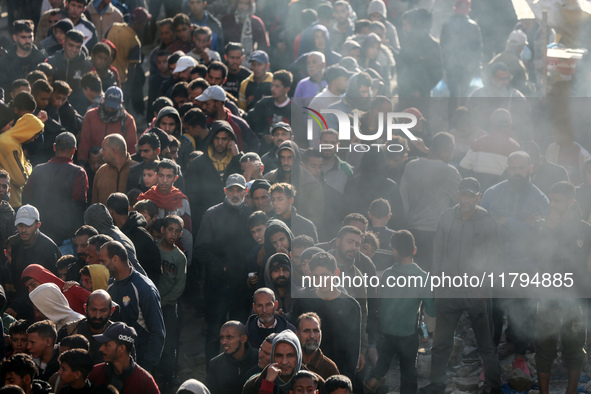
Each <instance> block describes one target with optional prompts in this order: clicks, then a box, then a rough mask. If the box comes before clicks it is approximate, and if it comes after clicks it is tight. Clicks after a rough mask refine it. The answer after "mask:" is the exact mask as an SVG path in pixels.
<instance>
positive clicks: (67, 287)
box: [63, 280, 80, 291]
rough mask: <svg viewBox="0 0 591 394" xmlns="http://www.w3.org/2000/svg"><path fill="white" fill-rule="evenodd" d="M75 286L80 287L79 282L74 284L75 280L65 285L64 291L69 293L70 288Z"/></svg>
mask: <svg viewBox="0 0 591 394" xmlns="http://www.w3.org/2000/svg"><path fill="white" fill-rule="evenodd" d="M74 286H80V285H79V284H78V282H74V281H73V280H69V281H67V282H66V283H64V288H63V290H64V291H68V290H69V289H70V288H72V287H74Z"/></svg>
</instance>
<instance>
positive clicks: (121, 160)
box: [92, 134, 138, 205]
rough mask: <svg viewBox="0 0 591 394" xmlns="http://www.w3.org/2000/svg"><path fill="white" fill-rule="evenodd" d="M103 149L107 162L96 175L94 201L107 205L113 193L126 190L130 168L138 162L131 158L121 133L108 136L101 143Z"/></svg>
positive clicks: (93, 189) (93, 188) (93, 190)
mask: <svg viewBox="0 0 591 394" xmlns="http://www.w3.org/2000/svg"><path fill="white" fill-rule="evenodd" d="M101 151H102V153H103V157H104V158H105V164H103V165H102V166H101V168H99V169H98V171H97V172H96V175H95V176H94V184H93V186H92V202H93V204H94V203H97V202H100V203H102V204H105V205H106V204H107V198H109V196H110V195H111V193H117V192H125V188H126V186H127V178H129V170H130V169H131V167H133V166H134V165H136V164H138V163H137V162H135V161H133V160H131V156H130V155H129V153H127V144H126V143H125V139H124V138H123V137H122V136H121V135H120V134H110V135H108V136H106V137H105V139H104V140H103V143H102V144H101Z"/></svg>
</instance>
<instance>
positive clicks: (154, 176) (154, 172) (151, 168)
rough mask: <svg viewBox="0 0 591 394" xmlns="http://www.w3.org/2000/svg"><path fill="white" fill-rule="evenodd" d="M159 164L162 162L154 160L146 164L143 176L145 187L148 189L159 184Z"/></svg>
mask: <svg viewBox="0 0 591 394" xmlns="http://www.w3.org/2000/svg"><path fill="white" fill-rule="evenodd" d="M158 163H160V161H158V160H153V161H150V162H147V163H145V164H144V170H143V174H142V176H143V179H144V185H146V187H147V188H148V189H150V188H151V187H152V186H156V185H157V184H158Z"/></svg>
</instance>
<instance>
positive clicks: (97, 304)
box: [57, 266, 115, 364]
mask: <svg viewBox="0 0 591 394" xmlns="http://www.w3.org/2000/svg"><path fill="white" fill-rule="evenodd" d="M101 267H102V266H101ZM114 311H115V306H114V305H113V301H112V300H111V296H110V295H109V293H107V292H106V291H105V290H95V291H93V292H92V293H91V294H90V295H89V296H88V299H87V301H86V304H84V314H85V318H83V319H80V320H77V321H73V322H70V323H68V324H66V325H65V326H64V327H62V328H61V329H60V330H59V331H58V333H57V342H58V343H59V342H61V340H62V339H64V338H65V337H68V336H70V335H75V334H80V335H82V336H84V337H85V338H86V339H88V342H89V344H90V349H89V351H88V352H89V353H90V355H91V356H92V357H93V359H94V361H95V363H96V364H98V363H100V362H102V361H103V355H102V353H101V352H100V350H99V348H100V347H101V343H100V342H98V341H97V340H96V339H94V337H93V335H98V334H102V333H103V332H104V331H105V330H106V329H107V328H108V327H109V326H110V325H111V324H113V322H111V320H110V318H111V315H112V314H113V312H114Z"/></svg>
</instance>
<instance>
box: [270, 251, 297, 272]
mask: <svg viewBox="0 0 591 394" xmlns="http://www.w3.org/2000/svg"><path fill="white" fill-rule="evenodd" d="M267 264H268V265H269V272H272V271H273V270H274V269H277V268H281V267H283V268H287V269H288V270H290V271H291V260H290V259H289V257H288V256H287V255H286V254H285V253H275V254H274V255H273V256H271V257H269V260H268V262H267Z"/></svg>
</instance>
